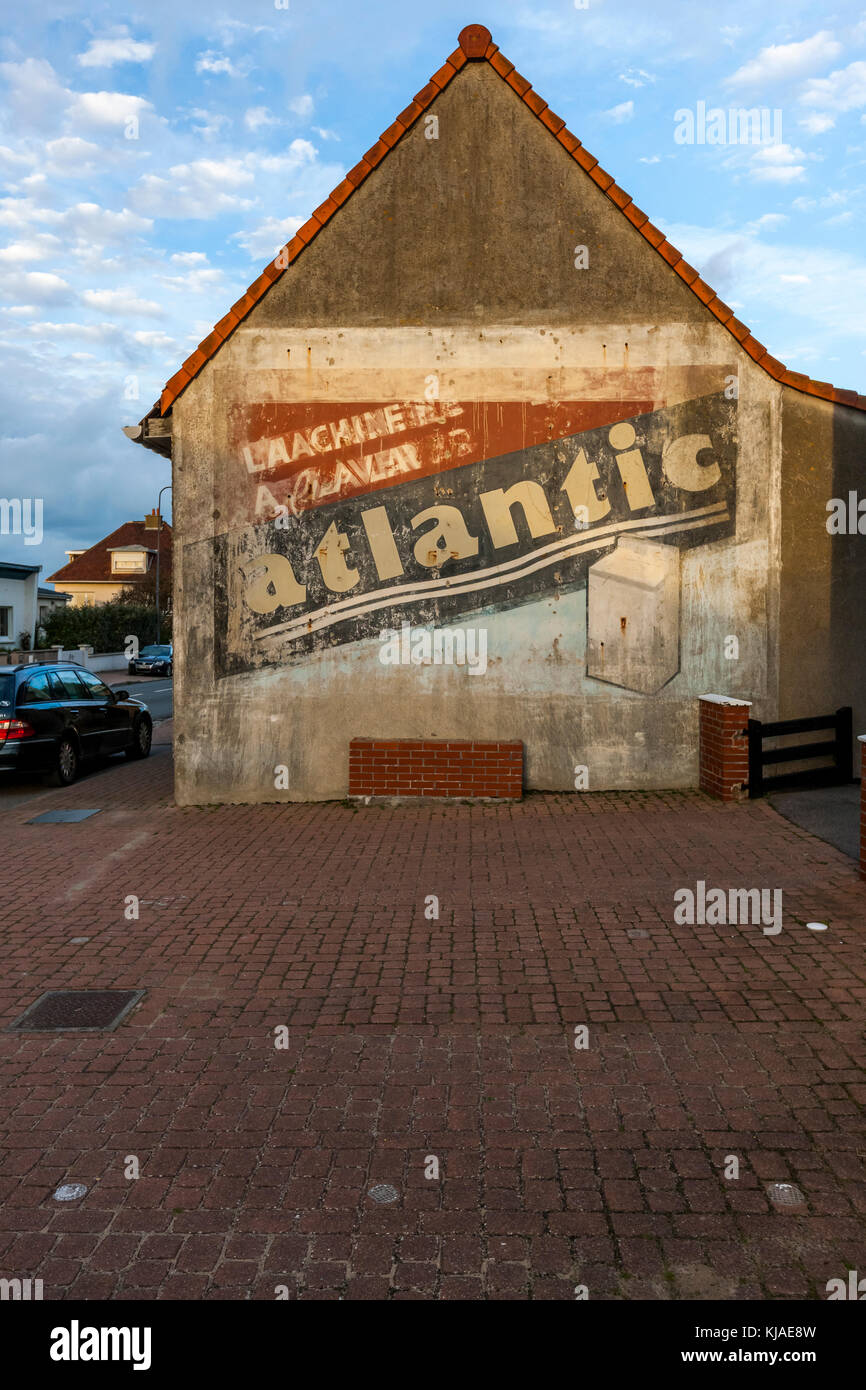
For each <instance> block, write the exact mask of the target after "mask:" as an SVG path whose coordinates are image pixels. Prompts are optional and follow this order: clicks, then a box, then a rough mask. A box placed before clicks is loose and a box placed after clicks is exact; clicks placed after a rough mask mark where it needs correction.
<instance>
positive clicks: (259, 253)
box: [231, 217, 304, 261]
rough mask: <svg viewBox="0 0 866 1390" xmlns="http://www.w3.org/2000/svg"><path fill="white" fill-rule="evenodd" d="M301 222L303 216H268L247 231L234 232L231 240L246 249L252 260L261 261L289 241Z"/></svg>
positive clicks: (272, 254) (301, 224) (275, 252)
mask: <svg viewBox="0 0 866 1390" xmlns="http://www.w3.org/2000/svg"><path fill="white" fill-rule="evenodd" d="M303 223H304V219H303V217H283V218H278V217H269V218H267V219H266V221H264V222H260V223H259V225H258V226H257V227H252V228H251V229H250V230H249V231H247V232H235V234H234V236H233V237H232V238H231V240H232V241H236V242H238V244H239V245H240V246H242V247H243V248H244V250H245V251H248V252H249V254H250V258H251V259H252V260H256V261H258V260H262V261H263V260H265V259H266V258H267V257H268V256H275V255H276V254H277V252H278V251H279V250H281V249H282V247H284V246H285V245H286V243H287V242H289V241H291V239H292V237H293V236H294V235H295V232H296V231H297V230H298V228H299V227H301V226H303Z"/></svg>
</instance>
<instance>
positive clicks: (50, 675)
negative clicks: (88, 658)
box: [0, 662, 153, 787]
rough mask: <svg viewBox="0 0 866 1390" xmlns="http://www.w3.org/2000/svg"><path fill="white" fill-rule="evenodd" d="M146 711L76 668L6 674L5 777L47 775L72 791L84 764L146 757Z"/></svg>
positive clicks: (0, 728)
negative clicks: (111, 758) (100, 759)
mask: <svg viewBox="0 0 866 1390" xmlns="http://www.w3.org/2000/svg"><path fill="white" fill-rule="evenodd" d="M152 735H153V721H152V719H151V717H150V713H149V712H148V708H147V705H145V704H144V702H143V701H142V700H135V699H132V698H131V696H130V695H129V692H128V691H126V690H110V689H109V687H108V686H107V685H105V684H104V682H103V681H101V680H100V679H99V677H98V676H95V675H94V674H93V672H92V671H85V670H84V669H83V667H81V666H74V665H73V664H72V663H71V662H68V663H67V662H62V663H58V664H57V665H51V666H35V665H34V666H14V667H12V669H11V670H2V669H0V772H2V771H15V772H45V773H48V774H50V776H51V779H52V781H53V782H54V785H55V786H58V787H67V786H69V784H70V782H74V781H75V778H76V777H77V776H78V772H79V768H80V766H81V763H82V761H83V760H84V759H85V758H93V757H102V756H104V755H105V754H109V753H120V752H123V753H125V754H126V756H127V757H128V758H146V757H147V755H148V753H149V752H150V742H151V737H152Z"/></svg>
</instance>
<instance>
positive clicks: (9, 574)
mask: <svg viewBox="0 0 866 1390" xmlns="http://www.w3.org/2000/svg"><path fill="white" fill-rule="evenodd" d="M41 568H42V566H41V565H15V564H13V563H12V561H11V560H9V561H7V560H0V579H26V578H27V576H28V575H30V574H38V573H39V571H40V570H41Z"/></svg>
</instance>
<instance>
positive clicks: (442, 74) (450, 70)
mask: <svg viewBox="0 0 866 1390" xmlns="http://www.w3.org/2000/svg"><path fill="white" fill-rule="evenodd" d="M456 71H457V69H456V68H455V67H454V66H453V64H452V63H443V64H442V66H441V68H440V69H439V71H438V72H434V74H433V76H432V77H431V78H430V81H431V82H432V83H433V85H434V87H438V88H439V90H440V91H441V90H442V88H443V87H447V86H448V83H449V82H450V81H451V79H452V77H453V76H454V74H455V73H456Z"/></svg>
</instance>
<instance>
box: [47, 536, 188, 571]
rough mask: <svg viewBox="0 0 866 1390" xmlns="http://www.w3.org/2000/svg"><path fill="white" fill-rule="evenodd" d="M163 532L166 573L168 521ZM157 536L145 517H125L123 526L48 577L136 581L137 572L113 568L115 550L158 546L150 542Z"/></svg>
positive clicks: (150, 548) (167, 567) (161, 561)
mask: <svg viewBox="0 0 866 1390" xmlns="http://www.w3.org/2000/svg"><path fill="white" fill-rule="evenodd" d="M162 529H163V536H162V541H161V542H160V563H161V564H162V565H163V566H164V567H165V570H166V574H170V573H171V527H170V525H169V524H168V522H167V521H164V522H163V524H162ZM155 539H156V532H155V531H154V530H152V529H149V528H145V525H144V522H143V521H125V522H124V523H123V525H122V526H118V528H117V530H116V531H112V533H111V535H110V536H106V537H105V539H104V540H101V541H97V543H96V545H92V546H91V547H90V549H89V550H85V552H84V554H83V555H79V556H78V557H77V559H75V560H70V561H69V563H68V564H67V565H62V566H61V568H60V569H59V570H55V572H54V574H49V575H48V579H49V580H50V581H51V582H52V583H64V584H66V583H71V582H72V581H75V582H76V583H79V584H83V583H91V584H92V583H98V582H99V581H100V580H101V581H103V582H105V583H112V582H113V583H115V584H116V583H117V582H118V580H120V579H122V580H123V581H124V582H132V583H135V581H136V579H137V578H140V577H141V576H137V575H135V574H134V573H129V572H124V573H123V574H117V573H116V572H114V571H112V568H111V552H112V550H126V549H133V550H154V549H155V548H156V547H155V546H154V545H151V544H150V543H149V542H150V541H151V540H155Z"/></svg>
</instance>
